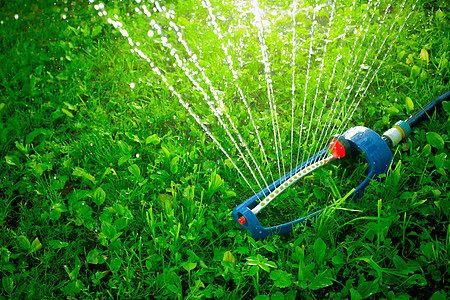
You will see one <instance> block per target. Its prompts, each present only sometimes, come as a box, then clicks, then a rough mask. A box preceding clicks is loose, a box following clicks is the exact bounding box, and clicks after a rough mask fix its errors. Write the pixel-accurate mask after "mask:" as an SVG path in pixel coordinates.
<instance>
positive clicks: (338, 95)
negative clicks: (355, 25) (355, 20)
mask: <svg viewBox="0 0 450 300" xmlns="http://www.w3.org/2000/svg"><path fill="white" fill-rule="evenodd" d="M371 3H372V2H371V1H369V4H368V6H367V10H366V13H365V14H364V16H363V22H362V24H361V25H360V31H361V32H363V31H364V32H367V30H368V28H367V29H364V27H365V21H366V19H367V17H368V14H369V10H370V7H371ZM378 4H379V1H377V2H376V3H375V5H374V6H375V7H376V6H377V5H378ZM373 16H374V14H373V13H372V14H371V16H370V18H369V21H368V23H369V24H370V23H371V22H372V20H373ZM365 38H366V34H365V33H364V34H363V36H362V41H361V43H360V46H359V47H358V51H357V52H356V54H355V55H354V56H353V52H352V53H351V54H350V57H349V59H348V62H347V64H346V66H345V69H344V72H343V73H342V74H343V75H342V77H341V79H340V81H339V85H338V89H337V93H336V95H335V96H334V98H333V101H332V103H331V111H332V113H331V114H330V115H329V118H328V116H327V121H328V123H325V126H324V127H323V129H322V132H323V131H325V134H323V136H324V137H327V136H329V135H332V133H333V132H334V129H335V127H336V123H334V124H332V122H333V119H334V118H335V116H336V112H337V110H336V108H337V105H338V103H336V102H337V100H338V99H342V96H343V94H344V89H345V87H346V85H347V81H348V79H349V78H350V74H351V72H352V71H353V68H354V67H355V64H356V61H357V58H358V56H359V53H360V52H361V50H362V43H363V42H364V40H365ZM358 41H359V35H357V36H356V38H355V41H354V43H353V47H352V49H355V48H356V45H357V43H358ZM352 59H353V62H352V63H351V61H352ZM348 65H350V69H348ZM344 79H345V81H344ZM343 81H344V84H342V82H343ZM348 95H349V94H347V98H345V100H344V101H343V102H344V103H345V102H346V101H347V100H348ZM341 114H342V110H341V111H339V114H338V117H339V116H340V115H341ZM331 126H332V130H331V133H330V134H328V131H329V129H330V127H331Z"/></svg>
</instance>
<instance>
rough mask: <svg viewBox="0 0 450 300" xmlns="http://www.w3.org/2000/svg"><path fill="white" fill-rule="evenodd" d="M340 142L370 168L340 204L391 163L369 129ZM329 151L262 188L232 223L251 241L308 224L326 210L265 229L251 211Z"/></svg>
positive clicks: (358, 130)
mask: <svg viewBox="0 0 450 300" xmlns="http://www.w3.org/2000/svg"><path fill="white" fill-rule="evenodd" d="M341 138H343V139H344V140H346V141H347V142H348V144H349V145H350V147H351V149H352V151H354V150H356V151H358V152H360V153H362V154H363V155H364V157H365V159H366V161H367V163H368V165H369V166H368V170H367V177H366V179H364V181H363V182H362V183H361V184H360V185H358V186H357V187H356V188H355V189H354V190H353V191H352V192H351V193H349V194H348V195H347V196H346V197H344V198H342V199H340V200H339V201H342V200H344V199H348V198H350V199H351V198H353V199H356V198H358V197H360V196H361V195H362V194H363V192H364V188H365V187H366V186H367V185H368V184H369V183H370V181H371V180H373V179H378V176H379V175H380V174H385V173H387V171H388V170H389V168H390V165H391V162H392V159H393V156H392V152H391V150H390V149H389V146H388V145H387V144H386V142H385V141H384V140H383V139H382V138H381V136H380V135H379V134H378V133H376V132H375V131H373V130H372V129H369V128H366V127H363V126H357V127H352V128H350V129H348V130H347V131H345V132H344V133H343V134H342V136H341ZM328 148H329V146H327V147H325V148H324V149H322V150H321V151H319V152H318V153H316V154H315V155H314V156H312V157H310V158H309V159H307V160H306V161H305V162H303V163H302V164H300V165H299V166H297V167H296V168H294V169H293V170H292V171H290V172H288V173H287V174H285V175H283V176H281V178H280V179H278V180H276V181H275V182H273V183H272V184H271V185H269V186H268V187H266V188H264V189H263V190H261V191H260V192H258V193H256V194H255V195H253V196H252V197H250V198H248V199H247V200H245V201H244V202H243V203H242V204H240V205H239V206H237V207H236V208H235V209H234V210H233V213H232V216H233V219H234V221H235V222H236V223H238V224H239V225H240V226H241V227H242V228H243V229H245V230H250V232H251V233H252V237H253V238H255V239H262V238H266V237H269V236H272V235H278V234H282V233H286V232H289V231H291V230H292V229H293V228H294V226H295V225H296V224H301V223H305V222H306V224H310V223H311V220H313V219H314V218H315V217H317V216H318V215H320V214H321V213H322V212H323V211H324V210H325V208H323V209H320V210H318V211H316V212H314V213H312V214H309V215H307V216H304V217H302V218H299V219H297V220H294V221H291V222H288V223H284V224H281V225H277V226H272V227H267V228H266V227H263V226H262V225H261V223H260V222H259V220H258V218H257V216H256V214H254V213H253V212H252V209H253V208H254V207H255V206H257V205H258V203H259V202H260V200H263V199H264V197H265V196H264V195H268V194H269V193H271V192H272V191H274V190H275V189H276V188H277V187H279V186H280V185H281V184H283V183H284V182H285V181H286V180H288V179H289V178H290V177H291V176H294V175H295V174H296V173H297V172H299V171H300V170H302V169H304V168H306V167H308V166H309V165H311V164H313V163H314V162H315V161H318V160H320V159H322V158H323V157H325V155H327V152H328V150H329V149H328Z"/></svg>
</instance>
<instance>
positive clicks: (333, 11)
mask: <svg viewBox="0 0 450 300" xmlns="http://www.w3.org/2000/svg"><path fill="white" fill-rule="evenodd" d="M335 5H336V1H333V4H332V5H331V16H330V19H329V23H328V30H327V33H326V35H325V46H324V50H323V57H322V63H321V65H320V73H319V77H318V78H317V86H316V94H315V96H314V103H313V109H312V112H311V117H310V119H309V127H308V134H307V135H306V142H308V140H309V134H310V132H311V126H312V123H313V117H314V110H315V107H316V103H317V95H318V93H319V86H320V80H321V79H322V73H323V68H324V65H325V58H326V54H327V46H328V43H329V42H330V41H329V38H330V31H331V25H332V23H333V19H334V13H335ZM325 104H326V103H325V102H324V103H322V109H321V111H320V115H319V117H318V121H319V122H320V118H321V117H322V114H323V110H324V107H325ZM318 127H319V126H318V125H316V130H315V132H314V136H313V137H315V136H316V133H317V129H318ZM311 150H312V147H310V149H309V151H308V156H307V157H310V156H311ZM305 154H306V151H304V152H303V157H302V161H304V160H305Z"/></svg>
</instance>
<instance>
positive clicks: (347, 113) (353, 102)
mask: <svg viewBox="0 0 450 300" xmlns="http://www.w3.org/2000/svg"><path fill="white" fill-rule="evenodd" d="M406 1H407V0H405V1H404V2H403V4H402V6H401V10H400V13H401V12H402V11H403V9H404V6H405V4H406ZM389 7H390V4H389V5H388V7H387V8H386V11H385V16H386V13H387V11H388V9H389ZM408 18H409V15H408ZM384 19H385V18H383V22H380V24H379V27H378V30H377V32H376V36H378V33H379V30H380V28H381V25H382V23H384ZM406 20H407V19H405V22H406ZM394 24H395V23H392V24H391V27H390V28H389V30H388V32H391V31H392V28H393V26H394ZM403 27H404V25H402V26H401V30H402V29H403ZM389 36H390V35H389V34H387V35H386V37H385V38H384V40H383V42H382V44H381V46H380V47H379V50H378V52H377V54H376V56H375V58H374V59H373V61H372V64H371V66H370V67H369V70H371V69H372V68H373V65H374V63H375V61H376V60H377V59H378V56H379V55H380V53H381V50H382V49H383V46H384V44H385V43H386V41H387V39H388V38H389ZM397 36H398V35H397ZM374 40H375V39H374ZM374 40H372V43H371V44H370V46H369V50H368V51H367V53H368V52H370V49H371V47H372V45H373V42H374ZM392 46H393V44H391V46H390V47H389V48H388V50H387V51H386V54H385V57H387V55H388V54H389V52H390V49H391V48H392ZM367 53H366V55H365V57H364V60H363V64H364V63H365V58H366V57H367ZM383 59H384V58H383ZM382 63H383V61H381V62H380V65H379V66H378V68H377V69H376V72H374V74H373V76H372V78H374V77H375V76H376V74H377V72H378V70H379V69H380V67H381V65H382ZM369 73H370V72H369V71H368V72H366V75H365V76H364V79H363V81H362V82H363V83H364V82H365V81H366V79H367V77H368V75H369ZM371 82H372V80H371V81H370V82H369V83H368V84H367V87H366V90H367V89H368V87H369V86H370V84H371ZM363 83H362V84H361V85H360V86H359V88H358V90H357V91H356V93H355V95H354V97H353V99H352V101H351V103H350V105H349V110H347V112H346V113H345V114H344V117H343V121H342V122H341V124H340V125H339V126H338V128H337V130H336V132H341V131H342V129H343V128H345V126H347V124H348V122H349V120H350V118H351V117H352V116H353V113H350V112H351V111H352V106H354V105H355V102H356V105H355V107H354V109H353V112H354V111H355V110H356V108H357V107H358V105H359V103H360V102H361V97H362V96H360V97H359V100H358V101H356V98H357V97H358V94H359V92H360V91H362V90H363V88H362V86H363ZM352 88H353V87H352ZM349 95H350V94H349ZM348 98H349V97H348V96H347V99H348ZM341 114H342V111H341V112H340V114H339V116H340V115H341ZM343 125H345V126H343ZM335 126H336V124H335ZM335 126H333V129H332V132H334V128H335Z"/></svg>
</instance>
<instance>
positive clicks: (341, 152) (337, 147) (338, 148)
mask: <svg viewBox="0 0 450 300" xmlns="http://www.w3.org/2000/svg"><path fill="white" fill-rule="evenodd" d="M330 148H331V153H333V156H334V157H335V158H341V157H344V156H345V148H344V146H343V145H342V144H341V142H340V141H338V140H337V139H331V141H330Z"/></svg>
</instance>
